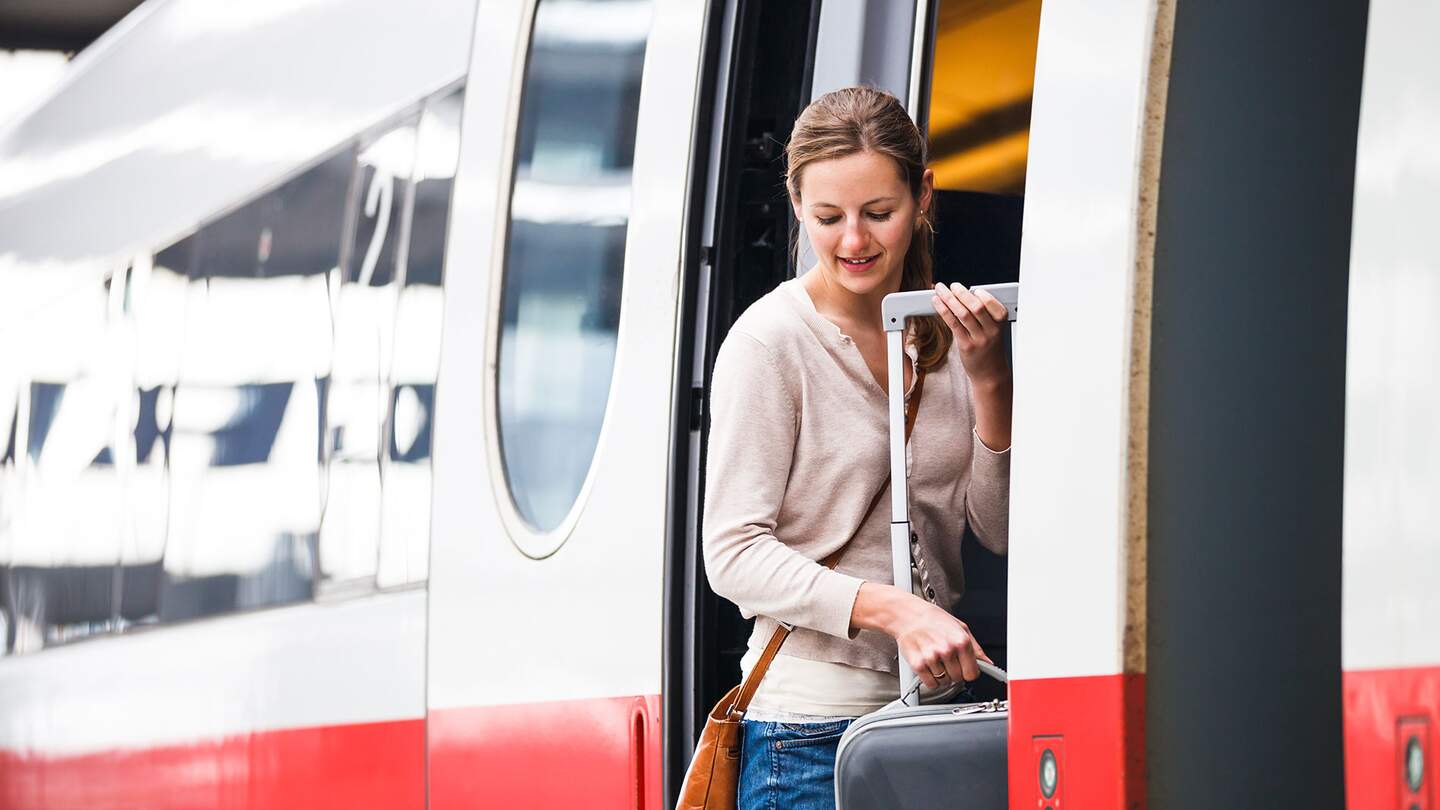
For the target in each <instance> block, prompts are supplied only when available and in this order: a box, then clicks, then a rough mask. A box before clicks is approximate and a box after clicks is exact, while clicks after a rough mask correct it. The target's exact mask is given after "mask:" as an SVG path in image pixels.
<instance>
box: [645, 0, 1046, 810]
mask: <svg viewBox="0 0 1440 810" xmlns="http://www.w3.org/2000/svg"><path fill="white" fill-rule="evenodd" d="M900 6H901V4H900V3H895V4H893V5H891V4H886V5H883V6H882V5H878V4H877V5H875V6H873V7H871V6H867V7H866V8H867V9H870V10H871V11H873V12H875V13H874V14H872V15H871V16H865V15H859V16H856V17H855V19H854V20H849V18H848V17H846V15H845V14H844V9H843V8H842V7H840V6H838V5H836V6H832V7H831V9H832V12H834V17H833V19H832V22H834V21H835V20H838V21H839V23H836V25H837V26H841V24H844V23H846V22H847V20H848V22H850V23H853V25H854V26H855V27H853V28H852V29H850V30H841V28H839V27H837V28H833V29H831V34H832V36H834V38H835V40H836V42H839V41H842V40H843V41H845V42H850V43H852V44H855V43H858V50H857V52H858V53H860V54H861V56H860V57H857V58H856V59H853V60H851V62H853V63H854V64H851V63H850V62H844V60H838V61H837V60H835V59H831V60H829V62H827V63H826V66H827V67H826V69H827V70H833V69H834V68H835V65H833V64H830V62H836V63H837V64H839V63H843V64H841V67H842V68H846V69H851V68H853V69H855V70H859V71H860V74H859V75H860V76H861V81H869V82H871V83H876V84H880V85H882V86H886V85H885V84H884V81H882V79H883V78H884V77H886V76H890V77H894V76H900V77H902V79H901V80H902V81H903V77H905V76H909V75H916V76H921V77H927V78H928V81H927V82H926V83H925V85H924V86H925V87H927V88H928V90H927V92H926V93H924V94H921V95H920V96H919V97H918V99H917V100H918V102H919V108H920V109H919V110H918V113H919V118H920V120H921V124H922V126H925V124H926V122H927V119H928V123H929V130H928V131H929V133H930V156H931V160H932V165H933V166H934V168H935V170H936V174H937V178H938V180H939V182H938V187H939V190H940V192H939V198H938V202H937V213H938V222H937V237H936V271H937V278H938V279H939V280H941V281H946V282H949V281H961V282H963V283H965V284H967V285H970V284H984V283H993V282H1001V281H1016V280H1018V275H1019V258H1020V222H1021V216H1022V212H1023V196H1022V195H1023V191H1024V186H1025V168H1026V156H1027V151H1028V143H1029V124H1030V97H1031V93H1032V91H1033V87H1034V67H1035V51H1036V41H1037V39H1038V29H1039V6H1040V0H939V2H938V4H937V3H933V2H932V3H921V4H919V5H918V6H917V7H914V8H910V9H908V10H905V14H900V13H899V12H900V11H901V8H900ZM835 9H840V11H835ZM917 9H918V10H921V11H928V13H929V14H930V16H929V18H928V19H927V18H926V17H924V16H923V15H921V14H916V13H915V12H916V11H917ZM880 12H885V13H884V14H881V13H880ZM713 14H714V19H712V21H711V29H710V30H711V32H712V35H711V36H709V37H707V46H706V47H707V53H706V55H705V58H706V62H707V77H706V79H705V84H704V85H703V88H704V90H703V92H704V95H702V97H701V99H700V110H701V115H700V119H699V120H701V121H706V122H709V126H708V128H705V127H702V131H700V132H699V133H697V141H696V156H697V157H696V164H695V166H694V170H693V172H692V176H693V177H694V178H695V180H694V186H693V187H692V196H691V200H690V205H691V213H690V226H689V228H688V231H687V237H686V243H685V262H686V268H687V270H686V273H685V285H686V286H685V289H684V290H683V302H682V310H681V311H682V323H681V326H680V338H681V340H680V345H679V349H678V359H677V363H676V370H675V373H676V399H675V403H674V414H673V418H674V419H675V425H676V430H675V433H674V435H675V436H676V441H675V443H674V445H673V457H672V476H671V486H670V504H669V509H670V514H669V520H668V525H669V537H668V540H667V555H666V567H665V576H666V586H665V594H666V596H665V611H666V613H665V673H664V681H663V683H664V687H663V688H664V708H663V723H664V740H665V742H664V749H665V753H664V775H665V794H666V797H667V801H673V799H674V797H675V794H676V791H677V790H678V785H679V781H680V779H681V778H682V776H683V774H684V771H685V767H686V765H687V764H688V763H689V760H690V754H691V746H692V744H693V742H694V739H695V735H696V734H697V733H698V732H699V729H700V727H701V726H702V725H703V721H704V715H705V713H706V712H707V711H708V710H709V709H710V707H711V706H712V705H713V704H714V703H715V701H717V700H718V699H719V698H720V697H721V696H722V695H723V694H724V692H725V691H726V690H728V689H729V688H730V687H731V686H734V684H735V683H736V682H737V680H738V678H739V675H740V666H739V664H740V658H741V656H742V655H743V654H744V652H745V644H746V639H747V638H748V636H749V632H750V622H749V621H748V620H745V619H743V618H742V617H741V616H740V613H739V611H738V610H737V609H736V608H735V607H734V606H733V605H731V604H730V603H729V602H727V601H725V600H723V599H721V598H719V597H717V596H716V595H715V594H714V593H713V592H712V591H711V590H710V588H709V586H708V583H707V582H706V580H705V574H704V570H703V565H702V562H701V559H700V549H699V537H700V533H701V529H702V527H701V525H700V524H701V514H700V504H701V503H703V497H704V480H703V476H704V472H703V471H704V447H705V439H706V424H707V414H706V403H707V392H708V390H709V383H710V368H711V365H712V363H713V362H714V358H715V353H716V351H717V350H718V349H719V346H720V344H721V343H722V342H723V340H724V338H725V335H726V334H727V333H728V331H729V329H730V326H731V325H732V324H733V323H734V321H735V319H736V318H737V317H738V316H739V315H740V314H741V313H742V312H744V310H745V309H746V308H747V307H748V306H749V305H750V304H751V303H753V302H754V301H755V300H756V299H758V298H759V297H761V296H762V295H764V294H765V293H767V292H769V291H770V290H771V289H773V288H774V287H775V286H776V285H777V284H779V283H780V282H782V281H784V280H785V279H787V278H789V277H790V276H791V275H792V274H793V272H794V263H793V261H791V259H790V255H791V254H790V244H791V242H792V241H793V240H794V239H795V238H796V237H797V234H796V231H797V224H796V223H795V222H794V220H793V217H792V215H791V211H790V206H789V203H788V200H787V199H786V195H785V187H784V180H783V177H784V162H783V149H784V144H785V141H786V139H787V138H788V136H789V133H790V129H791V127H792V126H793V123H794V120H795V118H796V117H797V116H798V115H799V113H800V111H801V110H802V109H803V108H804V107H805V105H806V104H807V103H808V102H809V100H810V98H811V97H812V95H813V94H814V91H818V89H820V87H821V86H822V85H823V84H824V81H822V79H821V77H818V76H817V75H816V72H817V67H816V51H817V37H818V36H820V34H819V29H820V28H822V27H823V26H824V23H822V22H821V19H820V17H821V4H820V3H819V2H818V0H811V2H796V3H774V2H765V1H764V0H732V2H728V3H717V4H715V5H714V11H713ZM877 15H878V16H879V17H885V21H886V23H887V25H879V24H877V23H876V20H875V19H872V17H874V16H877ZM892 18H893V19H892ZM901 18H903V20H902V19H901ZM917 18H918V19H919V20H920V22H921V23H922V24H925V25H926V26H927V31H928V32H931V33H932V34H933V36H931V37H929V38H928V39H926V38H923V37H922V38H920V41H921V42H924V43H926V47H925V48H924V52H923V54H922V55H921V56H920V57H919V59H920V60H921V62H920V64H919V65H914V66H912V54H911V52H910V49H909V48H904V49H902V50H899V51H896V52H893V53H892V52H889V51H887V50H885V49H883V48H880V47H879V46H880V45H881V44H885V47H886V48H889V47H891V45H892V44H893V43H894V42H896V41H904V42H905V43H906V44H909V42H910V38H908V37H904V36H901V37H896V36H895V30H893V26H889V24H890V23H894V24H897V25H898V24H899V23H900V22H901V21H903V25H904V29H905V30H906V31H909V30H910V28H911V26H912V24H913V23H914V21H915V20H916V19H917ZM887 26H888V27H887ZM882 41H883V42H882ZM832 44H833V43H832ZM872 46H874V47H872ZM877 49H878V50H877ZM861 57H863V58H861ZM882 63H883V64H882ZM911 67H919V68H921V70H919V71H911V70H909V68H911ZM829 78H830V77H828V75H827V77H826V79H825V80H826V81H828V80H829ZM845 83H854V82H853V76H852V77H851V80H847V81H846V82H845ZM886 89H889V90H891V91H892V92H894V93H896V95H897V96H900V97H901V98H905V97H906V95H907V93H906V89H907V88H905V87H904V86H896V87H890V86H886ZM684 425H688V432H687V431H686V429H685V428H684V427H682V426H684ZM963 548H964V553H965V566H966V580H967V583H968V588H967V593H966V595H965V597H964V599H963V600H962V601H961V603H960V604H959V605H958V606H956V608H955V612H956V614H957V615H959V616H961V617H962V618H964V620H965V621H966V622H968V623H969V624H970V625H971V627H972V629H973V630H974V631H975V634H976V636H977V638H978V639H979V640H980V642H981V644H982V645H983V646H984V648H985V649H986V651H987V652H989V653H990V654H991V655H992V656H993V657H995V658H996V659H997V663H999V664H1001V665H1002V666H1004V662H1005V659H1004V656H1005V632H1006V623H1005V604H1006V587H1005V586H1006V568H1005V559H1004V558H1003V557H997V556H995V555H993V554H991V553H990V552H988V551H986V550H985V549H983V547H981V546H980V545H979V543H978V541H977V540H976V539H975V538H973V537H967V538H966V539H965V541H964V546H963Z"/></svg>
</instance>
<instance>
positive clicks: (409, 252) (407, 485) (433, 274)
mask: <svg viewBox="0 0 1440 810" xmlns="http://www.w3.org/2000/svg"><path fill="white" fill-rule="evenodd" d="M462 100H463V95H462V94H461V93H459V92H456V93H452V94H449V95H447V96H443V97H441V98H437V99H434V100H432V101H431V102H430V103H428V104H427V105H426V107H425V110H424V112H423V114H422V115H421V118H420V126H419V132H418V140H417V145H416V159H415V167H414V185H413V189H412V197H413V205H412V209H411V216H410V233H409V238H408V241H407V247H406V251H405V262H404V264H405V267H404V273H403V275H404V281H403V284H402V285H401V286H400V288H399V290H398V292H397V299H396V305H395V343H394V353H393V355H392V357H391V365H390V369H389V386H390V395H389V403H388V405H389V409H388V410H389V430H388V439H387V447H386V448H385V454H384V461H383V465H382V468H383V470H384V492H383V496H382V507H381V545H380V561H379V569H378V571H377V581H378V583H379V585H380V586H381V587H389V586H394V585H400V584H404V583H407V582H417V581H421V580H423V579H425V577H426V574H427V569H428V566H429V549H430V492H431V486H432V481H433V478H432V473H431V463H430V450H431V437H432V435H433V425H434V414H435V380H436V375H437V374H438V373H439V370H440V328H441V314H442V305H443V297H442V294H441V289H440V282H441V277H442V273H443V264H444V256H445V235H446V230H447V224H448V222H449V213H450V194H451V190H452V188H453V186H454V181H455V167H456V163H457V161H458V159H459V152H460V108H461V102H462Z"/></svg>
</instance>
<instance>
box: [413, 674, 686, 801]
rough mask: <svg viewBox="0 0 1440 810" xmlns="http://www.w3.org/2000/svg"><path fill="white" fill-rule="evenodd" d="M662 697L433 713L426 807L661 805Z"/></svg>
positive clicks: (487, 707) (478, 708) (567, 702)
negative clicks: (428, 797)
mask: <svg viewBox="0 0 1440 810" xmlns="http://www.w3.org/2000/svg"><path fill="white" fill-rule="evenodd" d="M660 806H661V805H660V697H659V696H658V695H655V696H645V697H622V698H596V699H591V700H566V701H555V702H553V703H525V704H519V705H513V706H478V707H473V708H461V709H442V710H436V711H432V712H431V713H430V807H431V810H448V809H449V808H462V807H463V808H473V807H494V808H516V807H557V808H558V807H584V808H587V810H588V809H590V808H593V809H594V810H607V809H608V808H614V809H615V810H660Z"/></svg>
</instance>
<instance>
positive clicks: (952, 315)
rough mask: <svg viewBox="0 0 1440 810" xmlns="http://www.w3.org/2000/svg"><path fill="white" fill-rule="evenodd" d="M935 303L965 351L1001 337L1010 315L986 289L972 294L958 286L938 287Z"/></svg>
mask: <svg viewBox="0 0 1440 810" xmlns="http://www.w3.org/2000/svg"><path fill="white" fill-rule="evenodd" d="M933 303H934V306H935V311H936V312H937V313H938V314H939V315H940V318H941V320H943V321H945V325H946V326H948V327H950V331H951V332H953V333H954V335H955V339H956V340H957V341H958V342H959V343H960V348H961V349H962V350H969V349H971V348H973V347H974V346H975V345H977V344H978V345H986V344H988V343H989V342H990V341H991V340H992V339H994V338H995V337H996V336H997V335H999V334H1000V324H1001V323H1004V322H1005V318H1006V316H1007V314H1008V313H1007V312H1006V310H1005V305H1004V304H1002V303H1000V302H999V300H997V299H996V298H995V296H993V295H991V294H990V293H988V292H986V291H984V290H980V291H978V292H972V291H970V290H968V289H966V288H965V285H963V284H959V283H956V284H952V285H950V286H949V287H946V286H945V285H943V284H936V285H935V298H934V302H933Z"/></svg>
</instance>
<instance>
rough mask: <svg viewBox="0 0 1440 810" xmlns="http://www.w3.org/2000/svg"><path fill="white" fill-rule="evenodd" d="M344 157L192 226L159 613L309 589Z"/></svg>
mask: <svg viewBox="0 0 1440 810" xmlns="http://www.w3.org/2000/svg"><path fill="white" fill-rule="evenodd" d="M352 164H353V158H352V153H349V152H345V153H342V154H339V155H336V156H334V157H331V158H330V159H328V160H325V161H323V162H321V163H319V164H318V165H316V166H314V167H312V168H311V169H309V170H308V171H306V172H304V173H303V174H301V175H299V176H298V177H296V178H294V179H292V180H290V181H289V182H287V183H285V184H284V185H282V186H280V187H279V188H277V189H275V190H273V191H271V192H269V193H267V194H265V195H264V196H262V197H260V198H259V199H257V200H255V201H253V202H251V203H249V204H247V205H245V206H243V207H241V208H239V209H237V210H235V211H234V212H232V213H230V214H227V215H226V216H224V217H222V218H220V219H218V220H216V221H214V222H212V223H210V224H208V225H206V226H205V227H204V228H202V229H201V231H200V234H199V237H198V239H199V241H198V245H197V249H196V259H195V265H194V269H193V274H194V275H195V276H196V278H195V279H194V280H193V281H192V283H191V285H190V291H189V300H188V301H187V302H186V309H187V311H186V317H185V327H184V331H183V339H182V344H183V346H184V349H183V350H184V352H185V356H184V358H183V362H182V365H181V369H180V376H179V384H178V387H177V391H176V393H175V397H174V402H173V406H172V414H171V425H172V427H171V430H172V435H171V440H170V468H171V476H170V490H171V509H170V521H169V531H168V536H167V538H166V544H165V552H164V565H163V569H164V576H163V581H162V585H161V591H160V598H159V605H158V609H159V614H160V618H161V619H165V620H170V619H182V618H191V617H196V616H203V615H209V614H214V613H223V612H226V611H231V610H239V609H245V608H252V607H259V606H263V605H272V604H283V603H286V602H293V601H297V600H302V599H307V598H309V597H310V596H311V595H312V593H313V589H314V581H315V567H316V566H315V558H316V553H317V550H316V544H317V541H318V536H319V527H320V509H321V497H322V489H321V468H320V462H319V457H318V456H319V447H320V430H321V427H320V396H319V392H320V388H321V383H320V380H321V379H322V378H324V377H325V376H326V375H327V374H328V371H329V365H330V358H331V348H332V334H331V328H332V327H331V317H330V311H331V307H330V294H329V284H328V279H329V277H330V276H331V275H332V274H333V272H334V271H335V268H336V267H337V266H338V264H339V252H340V243H341V238H340V235H341V224H342V215H343V211H344V206H345V199H346V192H347V189H348V187H349V177H350V170H351V167H352Z"/></svg>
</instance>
